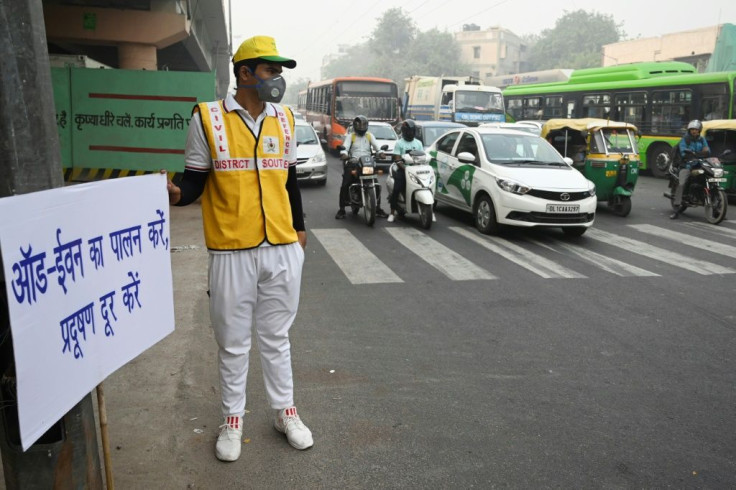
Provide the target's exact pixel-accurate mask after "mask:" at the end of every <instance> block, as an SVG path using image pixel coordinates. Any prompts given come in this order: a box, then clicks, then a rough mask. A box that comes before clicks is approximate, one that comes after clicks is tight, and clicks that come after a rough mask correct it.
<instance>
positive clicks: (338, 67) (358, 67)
mask: <svg viewBox="0 0 736 490" xmlns="http://www.w3.org/2000/svg"><path fill="white" fill-rule="evenodd" d="M374 59H375V56H374V55H373V53H372V52H371V49H370V48H369V46H368V43H361V44H356V45H354V46H350V47H348V48H347V49H345V51H344V52H343V54H342V55H340V56H339V57H337V58H335V59H333V60H332V61H330V62H329V63H328V64H327V65H326V66H325V67H324V68H323V70H322V78H323V79H327V78H335V77H346V76H382V75H381V74H380V73H376V72H375V71H374V69H373V60H374Z"/></svg>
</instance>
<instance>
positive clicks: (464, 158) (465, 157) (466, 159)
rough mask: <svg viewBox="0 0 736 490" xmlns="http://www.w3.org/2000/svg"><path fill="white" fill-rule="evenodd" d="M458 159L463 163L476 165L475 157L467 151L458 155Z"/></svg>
mask: <svg viewBox="0 0 736 490" xmlns="http://www.w3.org/2000/svg"><path fill="white" fill-rule="evenodd" d="M457 159H458V160H460V161H461V162H463V163H475V155H473V154H472V153H469V152H467V151H463V152H461V153H458V155H457Z"/></svg>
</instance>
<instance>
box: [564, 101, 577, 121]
mask: <svg viewBox="0 0 736 490" xmlns="http://www.w3.org/2000/svg"><path fill="white" fill-rule="evenodd" d="M566 113H567V118H568V119H574V118H575V117H576V116H575V101H574V100H568V101H567V111H566Z"/></svg>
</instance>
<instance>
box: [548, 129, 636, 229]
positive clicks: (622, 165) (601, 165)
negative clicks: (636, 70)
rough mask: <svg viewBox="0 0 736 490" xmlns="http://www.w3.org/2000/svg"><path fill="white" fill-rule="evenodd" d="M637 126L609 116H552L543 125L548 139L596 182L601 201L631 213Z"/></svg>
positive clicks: (613, 208) (634, 178)
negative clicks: (600, 117)
mask: <svg viewBox="0 0 736 490" xmlns="http://www.w3.org/2000/svg"><path fill="white" fill-rule="evenodd" d="M636 134H637V128H636V126H634V125H633V124H630V123H625V122H616V121H609V120H606V119H594V118H584V119H550V120H549V121H547V122H546V123H545V124H544V126H543V127H542V134H541V136H542V137H543V138H545V139H546V140H547V141H548V142H550V144H552V146H554V147H555V148H556V149H557V151H559V152H560V154H561V155H562V156H563V157H568V158H570V159H572V164H573V167H575V168H576V169H578V170H579V171H580V172H581V173H582V174H583V175H584V176H585V177H586V178H587V179H588V180H590V181H591V182H593V183H594V184H595V192H596V196H597V197H598V201H599V202H600V201H606V202H607V203H608V206H609V207H610V208H611V209H612V210H613V212H614V213H615V214H617V215H619V216H628V214H629V213H630V212H631V194H632V193H633V192H634V187H635V186H636V181H637V179H638V178H639V166H640V160H639V153H638V150H637V141H636Z"/></svg>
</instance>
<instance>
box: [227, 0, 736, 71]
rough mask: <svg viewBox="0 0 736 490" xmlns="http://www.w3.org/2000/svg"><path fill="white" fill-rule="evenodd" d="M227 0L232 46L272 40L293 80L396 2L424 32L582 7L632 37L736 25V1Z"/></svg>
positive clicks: (522, 20)
mask: <svg viewBox="0 0 736 490" xmlns="http://www.w3.org/2000/svg"><path fill="white" fill-rule="evenodd" d="M228 2H231V3H232V13H233V22H232V27H233V46H234V47H233V50H235V49H237V46H238V45H239V44H240V42H241V41H242V40H243V39H245V38H247V37H250V36H253V35H258V34H262V35H268V36H272V37H274V38H275V39H276V45H277V46H278V48H279V51H280V52H281V54H282V55H283V56H288V57H291V58H294V59H295V60H296V61H297V67H296V68H295V69H294V70H285V73H284V75H285V78H286V80H287V83H288V81H289V79H297V78H300V77H304V78H310V79H311V80H313V81H315V80H318V79H319V76H320V72H319V69H320V66H321V65H322V58H323V57H324V56H325V55H327V54H330V53H336V52H337V45H338V44H356V43H359V42H363V41H365V40H366V39H367V38H368V37H370V34H371V32H373V29H374V28H375V27H376V24H377V19H378V18H379V17H381V15H382V14H383V12H385V11H386V10H388V9H390V8H393V7H401V8H402V9H403V10H404V12H406V13H408V14H409V16H410V17H411V18H412V19H413V20H414V22H415V24H416V26H417V28H418V29H419V30H421V31H426V30H429V29H431V28H433V27H436V28H438V29H439V30H441V31H445V30H446V31H448V32H456V31H460V30H462V27H463V24H477V25H479V26H480V28H481V29H487V28H489V27H496V26H498V27H503V28H505V29H509V30H510V31H511V32H513V33H514V34H517V35H519V36H522V35H525V34H532V33H539V32H541V31H542V30H544V29H551V28H554V26H555V22H556V20H557V19H558V18H560V17H561V16H562V15H564V12H565V11H573V10H578V9H584V10H586V11H588V12H591V11H595V12H598V13H601V14H608V15H612V16H613V19H614V20H615V21H616V23H618V24H622V28H623V30H624V31H625V33H626V36H627V37H626V39H633V38H638V37H642V38H646V37H654V36H660V35H662V34H668V33H671V32H678V31H686V30H690V29H696V28H700V27H709V26H714V25H717V24H723V23H727V22H728V23H734V24H736V1H734V0H701V1H697V2H696V1H693V0H612V1H609V2H590V1H587V2H583V1H580V0H402V1H397V0H368V1H365V2H358V1H354V0H286V1H278V0H276V1H273V0H272V1H268V0H267V1H259V2H254V1H242V0H223V3H224V4H225V9H227V8H228ZM591 4H597V6H596V7H591ZM254 5H257V7H254ZM270 9H273V13H271V12H269V10H270Z"/></svg>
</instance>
